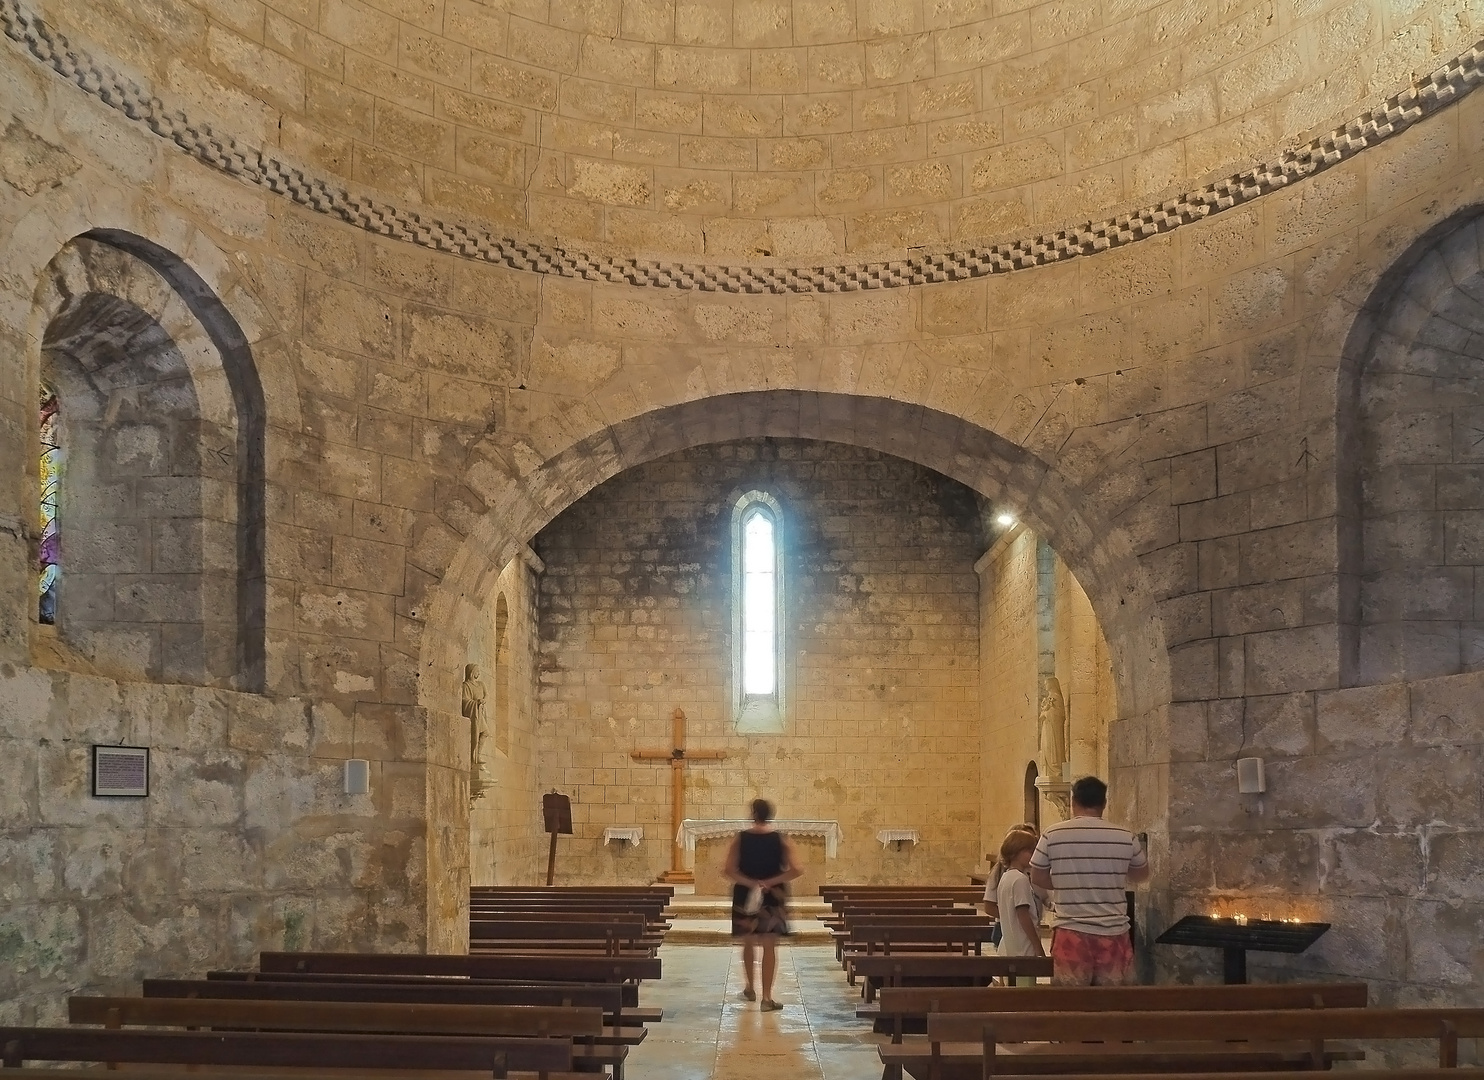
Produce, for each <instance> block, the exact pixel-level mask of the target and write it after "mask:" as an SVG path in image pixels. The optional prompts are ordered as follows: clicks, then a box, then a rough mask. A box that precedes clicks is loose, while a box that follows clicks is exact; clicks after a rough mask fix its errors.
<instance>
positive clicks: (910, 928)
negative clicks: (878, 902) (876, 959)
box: [850, 919, 995, 945]
mask: <svg viewBox="0 0 1484 1080" xmlns="http://www.w3.org/2000/svg"><path fill="white" fill-rule="evenodd" d="M994 928H995V924H994V922H993V921H992V920H989V919H982V920H980V921H978V922H970V921H968V920H963V921H957V920H955V921H953V922H945V923H944V924H942V925H937V926H924V925H922V924H920V923H904V924H902V925H900V926H880V925H877V924H874V923H873V924H869V925H866V926H852V927H850V941H851V942H852V943H853V944H859V945H881V944H887V943H897V942H900V943H903V944H918V945H923V944H933V943H940V944H954V945H958V944H962V943H964V942H969V943H975V942H985V941H989V940H990V939H991V935H992V934H993V933H994Z"/></svg>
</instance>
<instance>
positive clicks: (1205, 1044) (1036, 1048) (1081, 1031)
mask: <svg viewBox="0 0 1484 1080" xmlns="http://www.w3.org/2000/svg"><path fill="white" fill-rule="evenodd" d="M1481 1035H1484V1009H1344V1008H1342V1009H1328V1008H1320V1009H1316V1008H1307V1009H1288V1010H1212V1011H1209V1012H1202V1011H1190V1010H1182V1011H1178V1012H1176V1011H1163V1010H1151V1011H1142V1012H1055V1011H1043V1012H1007V1013H932V1014H930V1015H929V1016H928V1034H927V1040H926V1045H923V1044H921V1043H916V1042H914V1044H913V1045H911V1046H909V1045H908V1044H906V1043H903V1044H902V1045H900V1046H883V1047H881V1050H880V1052H881V1058H882V1062H883V1063H884V1064H897V1065H900V1066H901V1067H902V1068H904V1069H905V1070H906V1071H907V1072H908V1073H909V1074H910V1075H912V1076H913V1077H917V1078H920V1080H968V1078H971V1077H972V1078H975V1080H978V1078H981V1077H989V1076H994V1075H1001V1074H1003V1075H1024V1074H1026V1073H1028V1072H1034V1073H1036V1074H1042V1075H1044V1074H1047V1073H1053V1074H1065V1073H1108V1072H1130V1071H1140V1072H1150V1071H1153V1072H1170V1071H1185V1072H1191V1073H1204V1072H1215V1071H1231V1070H1232V1069H1233V1067H1234V1066H1235V1067H1236V1068H1237V1069H1238V1070H1254V1071H1267V1070H1270V1069H1274V1068H1290V1069H1302V1068H1328V1067H1329V1065H1330V1063H1332V1062H1334V1061H1344V1060H1358V1059H1359V1057H1361V1056H1363V1055H1361V1054H1358V1053H1357V1052H1356V1051H1354V1050H1348V1049H1340V1050H1336V1049H1334V1048H1332V1047H1330V1046H1329V1045H1328V1044H1329V1043H1331V1042H1333V1041H1334V1040H1345V1041H1350V1042H1354V1041H1365V1042H1377V1041H1384V1040H1391V1039H1426V1040H1430V1041H1431V1040H1435V1041H1436V1043H1437V1047H1438V1065H1439V1067H1440V1068H1453V1067H1456V1066H1457V1064H1458V1040H1459V1039H1460V1038H1478V1037H1479V1036H1481ZM1053 1040H1054V1041H1053ZM1089 1044H1091V1045H1089Z"/></svg>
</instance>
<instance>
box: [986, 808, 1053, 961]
mask: <svg viewBox="0 0 1484 1080" xmlns="http://www.w3.org/2000/svg"><path fill="white" fill-rule="evenodd" d="M1039 839H1040V837H1038V836H1037V835H1036V834H1035V833H1033V832H1027V831H1024V830H1022V829H1018V828H1017V829H1012V830H1011V831H1010V832H1009V834H1008V835H1006V837H1005V841H1004V843H1002V844H1001V845H1000V867H1001V868H1002V869H1001V873H1000V880H999V884H998V885H997V886H996V888H995V900H996V902H997V904H998V906H999V915H1000V948H999V953H1000V955H1001V956H1045V955H1046V950H1045V949H1044V948H1043V947H1042V945H1041V932H1040V929H1039V927H1040V923H1041V911H1042V900H1041V897H1040V896H1038V895H1037V894H1036V891H1035V890H1034V889H1033V888H1032V887H1031V879H1030V877H1029V876H1028V874H1027V870H1028V869H1029V867H1030V863H1031V856H1032V855H1033V854H1034V853H1035V850H1036V842H1037V840H1039ZM1016 981H1017V982H1019V981H1020V980H1019V979H1018V978H1017V980H1016ZM1027 981H1028V982H1031V983H1034V981H1035V980H1034V979H1028V980H1027Z"/></svg>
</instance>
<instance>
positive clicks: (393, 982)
mask: <svg viewBox="0 0 1484 1080" xmlns="http://www.w3.org/2000/svg"><path fill="white" fill-rule="evenodd" d="M538 974H539V973H538ZM533 977H534V976H531V975H528V976H527V977H526V978H509V979H470V978H464V977H462V976H457V975H405V974H400V975H399V974H381V975H377V974H369V975H368V974H364V973H356V972H313V971H208V972H207V973H206V979H207V981H208V982H217V981H222V982H229V983H237V982H245V983H304V984H329V983H345V984H354V985H359V986H383V985H385V986H408V987H416V986H426V987H450V988H454V989H458V988H463V987H474V988H499V989H505V988H510V987H516V988H519V987H530V986H539V987H541V988H543V989H550V990H566V989H572V988H578V989H580V988H585V987H593V986H597V987H602V988H604V989H608V988H612V989H615V990H617V991H618V992H619V994H620V996H621V1000H622V1001H623V1007H624V1010H625V1012H634V1013H635V1014H636V1015H638V1016H640V1017H641V1018H642V1022H643V1023H646V1024H653V1023H658V1022H659V1019H660V1016H661V1010H659V1009H640V1008H639V984H638V983H635V982H607V983H599V982H563V981H560V980H550V981H548V980H542V981H541V982H539V983H536V982H533V981H532V979H533ZM471 1004H478V1003H477V1002H472V1003H471Z"/></svg>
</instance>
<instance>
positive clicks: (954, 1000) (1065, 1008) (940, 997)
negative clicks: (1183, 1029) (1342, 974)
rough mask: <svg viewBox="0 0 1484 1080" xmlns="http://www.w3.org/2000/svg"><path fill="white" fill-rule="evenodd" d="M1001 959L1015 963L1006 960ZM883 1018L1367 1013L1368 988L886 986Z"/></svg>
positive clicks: (1322, 985)
mask: <svg viewBox="0 0 1484 1080" xmlns="http://www.w3.org/2000/svg"><path fill="white" fill-rule="evenodd" d="M1001 959H1012V958H1011V957H1002V958H1001ZM880 1000H881V1012H882V1014H883V1015H895V1014H898V1013H900V1014H903V1015H906V1016H926V1015H927V1014H928V1013H935V1012H945V1013H989V1012H997V1013H998V1012H1141V1011H1146V1010H1150V1009H1159V1010H1165V1011H1170V1010H1181V1011H1186V1012H1194V1011H1203V1012H1204V1011H1209V1010H1249V1009H1306V1008H1322V1009H1335V1008H1365V1006H1366V1004H1367V1001H1368V989H1367V987H1366V984H1365V983H1288V984H1282V985H1275V986H1258V985H1241V986H984V987H974V986H966V987H953V986H943V987H934V986H929V987H883V988H882V989H881V998H880Z"/></svg>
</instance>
